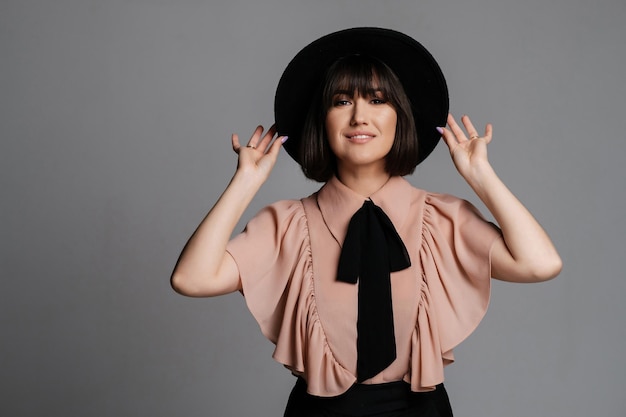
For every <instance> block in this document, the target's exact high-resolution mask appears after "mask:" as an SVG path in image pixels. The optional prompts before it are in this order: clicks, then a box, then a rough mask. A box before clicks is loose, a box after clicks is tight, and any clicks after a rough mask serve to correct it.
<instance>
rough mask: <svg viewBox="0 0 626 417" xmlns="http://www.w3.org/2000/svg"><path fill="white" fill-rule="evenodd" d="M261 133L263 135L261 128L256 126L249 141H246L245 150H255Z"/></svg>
mask: <svg viewBox="0 0 626 417" xmlns="http://www.w3.org/2000/svg"><path fill="white" fill-rule="evenodd" d="M262 133H263V126H261V125H258V126H257V127H256V129H254V133H253V134H252V136H251V137H250V140H249V141H248V144H247V145H246V148H256V147H257V146H258V143H259V138H260V137H261V134H262Z"/></svg>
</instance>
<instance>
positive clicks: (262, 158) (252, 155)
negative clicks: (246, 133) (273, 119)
mask: <svg viewBox="0 0 626 417" xmlns="http://www.w3.org/2000/svg"><path fill="white" fill-rule="evenodd" d="M275 134H276V126H274V125H273V126H272V127H270V128H269V129H268V130H267V132H265V134H263V126H257V128H256V129H255V130H254V133H253V134H252V136H251V137H250V140H249V141H248V144H247V145H246V146H242V145H241V143H240V142H239V136H238V135H237V134H234V133H233V135H232V144H233V150H234V151H235V153H237V154H238V155H239V161H238V163H237V173H241V174H243V175H246V176H248V175H249V176H251V178H253V179H256V180H257V181H259V182H260V183H263V182H265V181H266V180H267V178H268V177H269V175H270V173H271V172H272V169H273V168H274V165H275V164H276V159H277V158H278V153H279V151H280V147H281V145H282V144H283V143H284V142H285V140H287V136H280V137H277V138H276V139H274V140H273V141H272V139H273V138H274V135H275Z"/></svg>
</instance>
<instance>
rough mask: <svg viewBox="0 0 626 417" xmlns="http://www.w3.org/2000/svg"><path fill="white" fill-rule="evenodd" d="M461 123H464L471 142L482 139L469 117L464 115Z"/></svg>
mask: <svg viewBox="0 0 626 417" xmlns="http://www.w3.org/2000/svg"><path fill="white" fill-rule="evenodd" d="M461 121H462V122H463V126H465V130H466V131H467V134H468V136H469V138H470V140H471V139H478V138H479V137H480V135H479V134H478V131H477V130H476V128H475V127H474V125H473V124H472V121H471V120H470V118H469V116H468V115H463V117H461Z"/></svg>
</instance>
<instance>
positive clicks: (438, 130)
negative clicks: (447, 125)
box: [437, 126, 443, 135]
mask: <svg viewBox="0 0 626 417" xmlns="http://www.w3.org/2000/svg"><path fill="white" fill-rule="evenodd" d="M437 132H439V134H440V135H443V127H439V126H437Z"/></svg>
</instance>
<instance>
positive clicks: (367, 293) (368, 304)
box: [337, 200, 411, 382]
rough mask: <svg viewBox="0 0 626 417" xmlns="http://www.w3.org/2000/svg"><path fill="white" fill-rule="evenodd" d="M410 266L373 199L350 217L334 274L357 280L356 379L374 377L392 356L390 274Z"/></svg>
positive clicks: (386, 218)
mask: <svg viewBox="0 0 626 417" xmlns="http://www.w3.org/2000/svg"><path fill="white" fill-rule="evenodd" d="M409 266H411V260H410V259H409V254H408V251H407V250H406V247H405V246H404V243H403V242H402V239H401V238H400V236H399V235H398V232H397V231H396V229H395V228H394V227H393V224H392V223H391V220H389V217H387V215H386V214H385V212H384V211H383V210H382V209H381V208H380V207H378V206H377V205H375V204H374V203H373V202H372V201H371V200H366V201H365V203H363V206H362V207H361V208H360V209H359V210H357V212H356V213H355V214H354V215H353V216H352V219H350V224H349V225H348V231H347V233H346V238H345V240H344V243H343V247H342V248H341V255H340V257H339V267H338V269H337V279H338V280H339V281H343V282H348V283H352V284H356V282H357V280H358V283H359V298H358V301H359V307H358V319H357V380H358V381H359V382H362V381H365V380H366V379H369V378H372V377H373V376H375V375H377V374H378V373H380V372H381V371H382V370H383V369H385V368H386V367H388V366H389V365H390V364H391V363H392V362H393V361H394V360H395V359H396V339H395V335H394V328H393V307H392V303H391V279H390V273H391V272H395V271H401V270H403V269H405V268H408V267H409Z"/></svg>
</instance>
